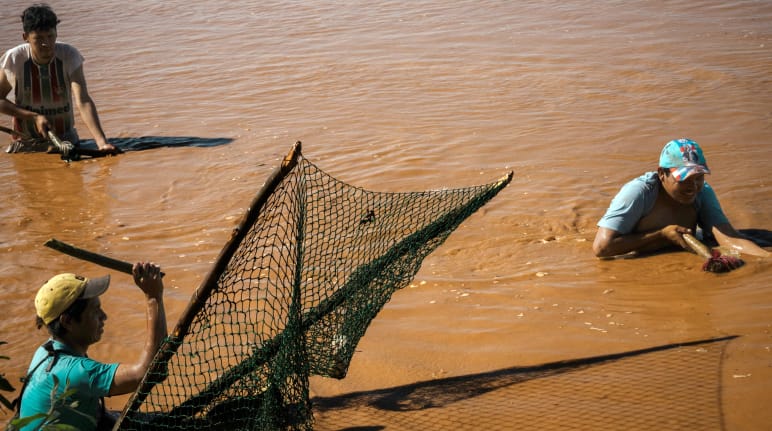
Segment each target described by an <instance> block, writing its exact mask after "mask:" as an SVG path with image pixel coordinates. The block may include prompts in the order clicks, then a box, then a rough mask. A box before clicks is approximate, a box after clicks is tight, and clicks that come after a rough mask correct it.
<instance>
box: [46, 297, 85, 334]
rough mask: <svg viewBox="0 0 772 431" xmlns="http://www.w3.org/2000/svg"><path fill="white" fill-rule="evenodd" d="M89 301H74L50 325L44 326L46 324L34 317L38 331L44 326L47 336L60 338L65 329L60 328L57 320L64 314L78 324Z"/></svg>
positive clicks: (83, 299)
mask: <svg viewBox="0 0 772 431" xmlns="http://www.w3.org/2000/svg"><path fill="white" fill-rule="evenodd" d="M89 300H90V298H78V299H76V300H75V302H73V303H72V304H71V305H70V306H69V307H67V309H66V310H64V311H63V312H62V314H60V315H59V317H57V318H56V319H54V320H52V321H51V323H49V324H48V325H46V322H44V321H43V319H41V318H40V317H39V316H36V317H37V326H38V329H40V328H42V327H43V326H45V327H46V329H47V330H48V333H49V334H51V335H53V336H55V337H62V336H63V335H65V334H66V333H67V329H66V328H65V327H64V326H62V324H61V322H60V321H59V318H60V317H62V316H64V315H65V314H66V315H68V316H70V317H72V318H73V319H74V320H75V321H77V322H80V318H81V316H82V315H83V310H85V309H86V307H87V306H88V301H89Z"/></svg>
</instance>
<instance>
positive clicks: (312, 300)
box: [116, 142, 512, 430]
mask: <svg viewBox="0 0 772 431" xmlns="http://www.w3.org/2000/svg"><path fill="white" fill-rule="evenodd" d="M511 179H512V173H511V172H510V173H509V174H508V175H507V176H506V177H504V178H502V179H500V180H498V181H496V182H494V183H491V184H486V185H481V186H475V187H467V188H460V189H443V190H432V191H423V192H408V193H386V192H372V191H367V190H364V189H361V188H358V187H354V186H351V185H349V184H346V183H343V182H341V181H338V180H336V179H335V178H333V177H331V176H329V175H328V174H326V173H325V172H323V171H322V170H321V169H319V168H318V167H317V166H315V165H314V164H312V163H311V162H309V161H308V160H307V159H305V158H304V157H303V156H302V155H301V153H300V143H299V142H298V143H297V144H296V145H295V147H294V148H293V149H292V150H291V151H290V153H289V154H288V155H287V157H286V158H285V159H284V162H283V163H282V165H281V166H280V167H278V168H277V169H276V171H275V172H274V173H273V174H272V176H271V177H270V178H269V179H268V181H267V182H266V184H265V185H264V187H263V189H262V190H261V191H260V192H259V193H258V195H257V196H256V197H255V199H254V201H253V202H252V206H251V207H250V209H249V210H248V212H247V214H246V215H245V217H244V219H243V220H242V221H241V223H240V225H239V226H238V227H237V228H236V229H235V230H234V233H233V236H232V238H231V239H230V240H229V242H228V243H227V244H226V245H225V247H224V249H223V250H222V252H221V253H220V256H219V257H218V260H217V262H216V263H215V265H214V267H213V268H212V270H211V271H210V273H209V274H208V276H207V277H206V278H205V280H204V281H203V282H202V284H201V286H200V287H199V288H198V289H197V290H196V292H195V294H194V295H193V298H192V299H191V302H190V304H189V305H188V308H187V310H186V311H185V312H184V313H183V316H182V317H181V318H180V321H179V323H178V324H177V326H176V328H175V330H174V331H173V332H172V334H171V335H170V336H169V338H168V339H167V340H166V342H165V343H164V344H163V345H162V347H161V349H160V350H159V352H158V354H157V355H156V357H155V359H154V362H153V365H152V367H151V369H150V371H149V372H148V373H147V375H146V376H145V379H144V381H143V383H142V385H141V387H140V388H139V389H138V390H137V391H136V392H135V393H134V394H133V395H132V397H131V398H130V399H129V402H128V403H127V405H126V408H125V409H124V411H123V413H122V415H121V417H120V419H119V422H118V424H117V425H116V429H121V430H151V429H152V430H188V429H191V430H192V429H196V430H201V429H212V430H214V429H217V430H224V429H227V430H237V429H244V430H246V429H250V430H252V429H257V430H308V429H312V428H313V414H312V409H311V402H310V400H309V386H308V385H309V383H308V382H309V380H308V379H309V376H310V375H320V376H328V377H335V378H343V377H345V375H346V372H347V370H348V366H349V362H350V361H351V358H352V356H353V354H354V348H355V347H356V345H357V343H358V342H359V340H360V338H361V337H362V336H363V335H364V333H365V331H366V329H367V327H368V325H369V324H370V322H371V321H372V319H373V318H375V316H376V314H377V313H378V312H379V311H380V310H381V308H382V307H383V306H384V305H385V304H386V303H387V302H388V301H389V299H390V298H391V295H392V294H393V293H394V292H395V291H396V290H398V289H401V288H403V287H405V286H407V285H408V284H409V283H410V281H411V280H412V278H413V277H414V276H415V274H416V273H417V272H418V270H419V268H420V266H421V262H422V261H423V259H424V258H425V257H426V256H427V255H428V254H429V253H431V252H432V251H433V250H434V249H436V248H437V247H438V246H439V245H440V244H442V243H443V241H445V239H446V238H447V237H448V235H450V233H451V232H453V230H454V229H456V228H457V227H458V226H459V225H460V224H461V223H462V222H463V221H464V220H465V219H466V218H467V217H469V216H470V215H471V214H472V213H474V212H475V211H476V210H477V209H478V208H480V207H481V206H482V205H484V204H485V203H486V202H487V201H488V200H490V199H491V198H493V197H494V196H495V195H496V194H497V193H498V192H499V191H500V190H501V189H503V188H504V187H505V186H506V185H507V184H509V182H510V181H511Z"/></svg>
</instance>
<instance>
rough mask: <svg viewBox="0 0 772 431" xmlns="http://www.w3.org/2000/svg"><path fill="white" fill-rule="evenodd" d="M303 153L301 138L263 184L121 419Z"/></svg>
mask: <svg viewBox="0 0 772 431" xmlns="http://www.w3.org/2000/svg"><path fill="white" fill-rule="evenodd" d="M300 156H301V142H300V141H297V142H296V143H295V145H293V147H292V148H291V149H290V151H289V153H287V155H286V156H285V157H284V160H283V161H282V163H281V165H280V166H278V167H276V168H275V169H274V170H273V172H272V173H271V175H270V176H269V177H268V179H267V180H266V182H265V184H264V185H263V188H262V189H261V190H260V191H259V192H258V194H257V195H256V196H255V198H254V199H253V200H252V203H251V205H250V206H249V209H248V210H247V213H246V214H245V215H244V217H243V218H242V220H241V221H240V222H239V225H238V226H237V227H236V228H235V229H234V230H233V233H232V235H231V238H230V240H228V242H227V243H226V244H225V246H224V247H223V249H222V251H220V255H219V256H218V257H217V260H216V261H215V264H214V265H213V266H212V269H210V270H209V273H208V274H207V276H206V277H205V278H204V280H202V282H201V285H200V286H199V287H198V288H197V289H196V291H195V292H194V293H193V297H192V298H190V302H188V306H187V308H186V309H185V311H184V312H183V313H182V316H180V319H179V321H178V322H177V326H176V327H175V328H174V331H172V333H171V334H169V336H168V337H167V338H166V340H164V343H163V344H162V345H161V347H160V348H159V350H158V353H156V357H155V358H154V359H153V363H152V364H151V366H150V369H149V370H148V371H147V373H145V377H144V378H143V379H142V383H140V387H139V388H137V390H135V391H134V393H133V394H132V395H131V397H130V398H129V400H128V401H127V403H126V405H125V406H124V408H123V412H122V413H121V416H120V417H119V418H118V423H120V422H122V421H123V419H124V418H125V417H126V415H127V414H128V413H129V412H130V411H134V410H136V409H137V408H138V407H139V405H140V404H141V403H142V402H143V401H144V399H145V397H147V395H148V394H149V393H150V390H151V389H152V388H153V386H155V384H156V383H157V382H159V381H162V380H163V378H165V377H164V376H163V375H164V373H165V371H164V370H165V369H166V366H167V363H168V362H169V360H170V359H171V357H172V355H174V354H175V352H176V351H177V348H179V346H180V345H182V339H183V338H184V337H185V335H186V334H187V332H188V330H189V329H190V325H191V324H192V323H193V318H194V317H195V316H196V314H197V313H198V311H199V310H200V309H201V308H202V307H203V306H204V304H206V300H207V298H208V297H209V295H210V294H211V292H212V290H213V289H215V288H216V287H217V281H218V279H219V278H220V275H221V274H222V272H223V271H224V270H225V268H226V267H227V266H228V263H229V262H230V259H231V258H232V257H233V255H234V254H235V253H236V251H237V250H238V248H239V245H240V244H241V240H242V239H243V238H244V237H245V236H246V235H247V233H248V232H249V228H250V227H251V226H252V224H253V223H254V221H255V219H257V216H258V215H259V214H260V212H261V211H262V209H263V206H264V205H265V204H266V202H268V198H269V197H270V196H271V194H272V193H273V191H274V190H275V189H276V187H278V186H279V184H281V182H282V181H283V180H284V178H286V176H287V175H288V174H289V173H290V172H291V171H292V169H293V168H294V167H295V165H297V163H298V161H299V160H300Z"/></svg>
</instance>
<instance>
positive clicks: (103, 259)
mask: <svg viewBox="0 0 772 431" xmlns="http://www.w3.org/2000/svg"><path fill="white" fill-rule="evenodd" d="M43 245H45V246H46V247H49V248H52V249H54V250H56V251H60V252H62V253H64V254H68V255H70V256H72V257H76V258H78V259H81V260H85V261H87V262H91V263H95V264H97V265H100V266H104V267H105V268H110V269H114V270H116V271H119V272H123V273H125V274H129V275H132V267H133V265H132V264H131V263H129V262H125V261H122V260H118V259H113V258H112V257H107V256H105V255H103V254H99V253H94V252H93V251H88V250H84V249H82V248H78V247H75V246H74V245H70V244H67V243H65V242H62V241H59V240H58V239H56V238H51V239H49V240H48V241H46V243H45V244H43ZM164 275H165V274H164V273H163V272H162V273H161V277H163V276H164Z"/></svg>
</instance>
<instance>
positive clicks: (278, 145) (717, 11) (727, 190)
mask: <svg viewBox="0 0 772 431" xmlns="http://www.w3.org/2000/svg"><path fill="white" fill-rule="evenodd" d="M51 4H52V6H53V7H54V9H55V10H56V11H57V12H58V14H59V16H60V18H61V24H60V27H59V39H60V41H64V42H68V43H71V44H73V45H75V46H77V47H78V48H79V49H80V50H81V52H82V53H83V55H84V56H85V57H86V63H85V73H86V77H87V79H88V86H89V91H90V92H91V94H92V96H93V97H94V99H95V101H96V103H97V105H98V108H99V113H100V116H101V119H102V122H103V126H104V129H105V130H106V132H107V134H108V136H109V137H110V138H126V139H132V138H140V137H148V136H150V137H160V138H163V139H172V140H173V139H176V138H179V137H194V138H198V139H203V140H218V141H217V142H220V143H222V142H223V141H225V142H226V143H222V144H218V145H209V146H206V145H205V146H173V147H162V148H155V149H150V150H146V151H135V152H128V153H126V154H124V155H121V156H119V157H113V158H107V159H99V160H91V161H83V162H78V163H72V164H70V165H65V164H64V163H63V162H62V161H60V160H58V159H57V157H55V156H50V155H43V154H31V155H3V156H2V157H0V182H2V184H3V189H4V198H3V199H2V200H1V201H0V202H1V203H0V249H1V250H2V259H0V274H1V275H0V277H1V280H0V283H1V285H2V298H3V299H2V303H3V310H4V312H5V315H4V317H3V319H2V325H0V340H4V341H7V342H8V344H7V345H4V346H3V347H2V354H3V355H7V356H10V357H11V359H10V360H9V361H4V362H3V365H2V371H3V372H4V374H6V376H7V377H9V378H11V380H12V381H14V382H15V381H16V378H17V377H18V376H20V375H21V374H22V373H23V370H24V369H25V367H26V365H27V363H28V361H29V357H30V355H31V353H32V351H33V349H34V348H35V347H36V346H37V345H38V344H39V343H40V342H41V341H42V340H43V339H44V338H45V334H43V333H38V332H35V330H34V326H33V318H34V309H33V306H32V300H33V298H34V293H35V291H36V289H37V287H38V286H39V285H40V284H41V283H42V282H43V281H45V280H46V279H47V278H48V277H49V276H50V275H52V274H55V273H58V272H63V271H76V272H82V273H84V274H89V275H91V274H95V275H98V274H101V273H102V272H104V271H105V270H103V269H101V268H99V267H96V266H94V265H91V264H88V263H84V262H80V261H76V260H75V259H73V258H71V257H68V256H64V255H62V254H58V253H56V252H54V251H52V250H50V249H48V248H45V247H43V243H44V242H45V241H46V240H47V239H49V238H51V237H55V238H58V239H60V240H63V241H67V242H70V243H73V244H76V245H79V246H81V247H85V248H88V249H91V250H94V251H98V252H102V253H106V254H109V255H111V256H115V257H119V258H121V259H124V260H128V261H136V260H140V259H150V260H153V261H155V262H158V263H160V264H161V265H162V266H163V268H164V271H165V272H166V273H167V274H168V275H167V277H166V280H167V308H168V315H169V320H170V325H171V324H173V322H174V321H176V318H177V317H178V316H179V314H180V313H181V312H182V309H183V308H184V307H185V304H186V303H187V300H188V298H189V297H190V296H191V293H192V292H193V290H194V289H195V287H197V286H198V283H199V282H200V281H201V278H202V277H203V276H204V275H205V274H206V272H207V271H208V269H209V268H210V265H211V264H212V262H213V260H214V259H215V257H216V256H217V254H218V253H219V251H220V249H221V247H222V246H223V244H224V243H225V241H226V240H227V238H228V236H229V233H230V231H231V229H232V228H233V227H234V226H235V225H236V223H237V222H238V220H239V218H240V217H241V215H242V214H243V212H244V210H245V208H246V206H247V205H248V204H249V202H250V200H251V199H252V197H253V195H254V194H255V193H256V192H257V191H258V190H259V188H260V186H261V185H262V183H263V181H264V179H265V178H266V176H267V175H268V174H269V173H270V172H271V170H272V169H273V168H274V167H275V166H276V165H277V164H278V162H279V160H280V159H281V158H282V157H283V156H284V154H286V152H287V151H288V150H289V149H290V146H291V145H292V144H293V143H294V142H295V141H296V140H301V141H303V143H304V154H305V155H306V157H307V158H309V159H310V160H312V161H313V162H314V163H315V164H317V165H318V166H320V167H322V168H323V169H325V170H326V171H328V172H329V173H331V174H332V175H334V176H336V177H338V178H339V179H341V180H343V181H346V182H348V183H351V184H355V185H358V186H361V187H365V188H370V189H374V190H387V191H412V190H424V189H432V188H441V187H462V186H466V185H472V184H479V183H484V182H489V181H492V180H494V179H497V178H499V177H500V176H502V175H504V174H506V172H508V171H509V170H513V171H514V174H515V176H514V180H513V181H512V183H511V184H510V185H509V186H508V187H507V188H506V189H505V190H504V191H503V192H502V193H501V194H499V196H497V197H496V198H495V199H494V200H493V201H492V202H490V203H489V204H488V205H487V206H486V207H484V208H483V209H482V210H481V211H479V212H478V213H477V214H475V215H474V216H473V217H471V218H470V219H469V220H468V222H466V223H465V224H464V225H462V226H461V227H460V228H459V229H458V230H457V231H456V232H455V233H454V234H453V235H452V236H451V237H450V239H449V240H448V241H447V242H446V243H445V244H444V245H443V246H442V247H441V248H439V249H438V250H437V251H436V252H435V253H434V254H432V255H431V256H430V257H429V258H428V259H426V261H425V262H424V266H423V267H422V269H421V272H420V273H419V274H418V276H417V277H416V279H415V282H414V287H411V288H407V289H405V290H404V291H401V292H398V293H397V294H396V295H395V296H394V298H393V299H392V301H391V302H390V303H389V304H388V305H387V307H386V308H385V309H384V310H383V312H382V313H381V314H380V315H379V316H378V318H377V319H376V320H375V321H374V323H373V324H372V326H371V327H370V329H369V331H368V334H367V335H366V336H365V338H364V339H363V340H362V343H361V344H360V346H359V352H358V353H357V354H356V355H355V356H354V361H353V363H352V368H351V370H350V372H349V376H348V377H347V378H346V379H345V380H343V381H328V380H322V379H315V380H314V381H313V382H312V392H313V394H316V395H322V396H326V395H334V394H336V393H347V392H352V391H360V390H368V389H377V388H384V387H389V386H394V385H400V384H407V383H411V382H416V381H422V380H430V379H432V378H436V377H438V376H452V375H463V374H471V373H480V372H484V371H488V370H495V369H499V368H504V367H511V366H515V365H528V364H539V363H543V362H548V361H556V360H564V359H572V358H581V357H585V356H594V355H600V354H605V353H614V352H624V351H629V350H633V349H637V348H644V347H649V346H656V345H662V344H667V343H674V342H681V341H688V340H695V339H701V338H709V337H715V336H722V335H739V336H740V337H739V338H738V339H736V340H734V341H733V342H732V343H731V344H730V345H729V347H728V350H727V352H726V355H725V358H724V364H723V370H722V373H721V374H722V375H721V376H720V378H717V381H716V382H715V383H716V384H720V385H722V390H723V393H722V396H723V410H724V415H725V423H726V427H727V428H728V429H737V430H756V429H759V430H760V429H764V427H765V426H767V425H768V424H769V423H772V411H770V409H769V408H768V406H769V403H770V401H772V390H770V387H769V384H768V382H769V381H770V379H772V352H771V351H770V349H772V338H771V335H770V326H772V319H770V316H772V310H771V308H772V293H771V292H772V291H770V285H771V284H772V270H770V260H765V261H761V260H758V259H753V258H750V259H748V264H747V266H746V267H744V268H742V269H741V270H738V271H735V272H733V273H730V274H727V275H719V276H716V275H714V274H706V273H703V272H702V271H701V270H700V266H701V263H702V260H701V259H700V258H698V257H697V256H695V255H692V254H688V253H685V252H684V253H669V254H664V255H659V256H652V257H647V258H643V259H635V260H623V261H598V260H596V259H595V258H594V257H593V256H592V252H591V242H592V238H593V236H594V234H595V223H596V222H597V220H598V219H599V217H600V216H601V215H602V214H603V212H604V210H605V208H606V206H607V205H608V202H609V200H610V199H611V197H613V195H614V194H615V193H616V191H617V190H618V188H619V187H620V186H621V185H622V184H623V183H624V182H626V181H627V180H629V179H631V178H633V177H634V176H637V175H639V174H640V173H642V172H644V171H647V170H651V169H653V168H655V167H656V163H657V160H658V155H659V151H660V149H661V147H662V145H663V144H664V143H665V142H667V141H668V140H670V139H672V138H677V137H683V136H687V137H690V138H692V139H694V140H696V141H698V142H699V143H700V144H701V145H702V146H703V148H704V149H705V151H706V155H707V159H708V163H709V165H710V167H711V168H712V170H713V174H712V175H711V176H710V177H709V179H708V181H709V182H710V183H711V185H713V186H714V187H715V188H716V190H717V192H718V195H719V198H720V199H721V202H722V205H723V207H724V210H725V212H726V213H727V214H728V216H729V217H730V219H731V220H732V223H733V224H734V225H735V227H737V228H757V229H772V214H771V212H772V199H771V198H772V181H771V180H770V177H769V174H770V164H771V163H772V146H770V144H769V137H770V136H771V135H772V126H771V125H772V91H770V85H771V84H772V80H771V79H770V71H772V3H769V2H765V1H732V2H724V1H705V2H701V3H700V6H699V7H697V6H696V5H695V4H694V2H691V1H671V2H666V3H661V2H621V1H612V2H602V3H598V2H593V1H582V0H569V1H554V2H551V1H550V2H509V1H502V2H499V1H487V0H486V1H455V2H446V1H434V0H427V1H419V2H413V1H386V2H367V1H345V2H332V1H309V2H293V1H278V0H277V1H265V2H249V1H232V2H227V3H222V2H206V1H164V2H156V1H150V0H138V1H132V2H118V1H99V2H96V3H95V2H93V1H81V0H71V1H66V2H65V1H53V2H51ZM27 5H28V2H21V1H16V0H10V2H9V1H6V2H5V3H4V6H3V7H2V9H0V47H2V49H6V48H10V47H12V46H14V45H15V44H17V43H21V41H22V39H21V26H20V23H19V19H18V15H19V14H20V13H21V11H22V10H23V9H24V7H26V6H27ZM79 129H80V131H81V135H82V136H83V137H84V138H90V135H89V133H88V131H87V129H86V128H85V126H84V125H82V123H81V124H80V126H79ZM3 139H4V138H3ZM140 300H141V296H140V292H139V291H138V290H137V289H136V288H135V287H133V284H132V283H131V280H130V279H129V278H128V277H126V276H120V275H115V276H114V283H113V287H112V288H111V290H110V294H109V295H108V297H107V298H106V299H105V301H104V305H105V308H106V310H107V312H108V314H109V315H110V319H109V320H108V322H107V329H106V333H105V336H104V337H103V341H102V342H101V343H99V344H98V345H95V346H94V347H93V348H92V350H91V351H90V353H91V355H92V356H94V357H97V358H99V359H104V360H116V359H121V358H133V357H134V355H136V354H137V352H138V351H139V349H140V348H141V346H142V344H143V342H144V331H145V323H144V309H143V307H142V306H141V305H140V302H139V301H140ZM383 340H389V342H384V341H383ZM123 402H124V398H120V397H119V398H116V399H112V400H110V403H111V407H113V408H120V407H121V406H122V404H123ZM624 423H625V422H624V418H620V427H622V428H624Z"/></svg>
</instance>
